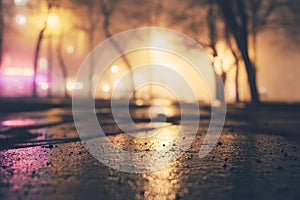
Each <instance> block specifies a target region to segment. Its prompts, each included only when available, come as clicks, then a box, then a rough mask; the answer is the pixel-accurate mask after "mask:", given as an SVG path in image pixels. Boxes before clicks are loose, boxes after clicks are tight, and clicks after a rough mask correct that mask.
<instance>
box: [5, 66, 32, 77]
mask: <svg viewBox="0 0 300 200" xmlns="http://www.w3.org/2000/svg"><path fill="white" fill-rule="evenodd" d="M3 73H4V75H7V76H33V69H31V68H21V67H6V68H5V69H4V72H3Z"/></svg>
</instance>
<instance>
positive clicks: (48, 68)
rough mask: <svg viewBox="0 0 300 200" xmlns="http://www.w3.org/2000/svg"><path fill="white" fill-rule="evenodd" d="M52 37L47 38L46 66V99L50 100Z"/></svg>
mask: <svg viewBox="0 0 300 200" xmlns="http://www.w3.org/2000/svg"><path fill="white" fill-rule="evenodd" d="M52 55H53V54H52V36H51V35H50V36H49V40H48V66H47V74H48V88H47V97H48V98H52V70H53V65H52V63H53V56H52Z"/></svg>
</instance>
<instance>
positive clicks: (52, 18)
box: [47, 14, 59, 30]
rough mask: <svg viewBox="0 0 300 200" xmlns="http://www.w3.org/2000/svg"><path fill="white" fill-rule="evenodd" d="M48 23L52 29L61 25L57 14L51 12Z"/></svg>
mask: <svg viewBox="0 0 300 200" xmlns="http://www.w3.org/2000/svg"><path fill="white" fill-rule="evenodd" d="M47 23H48V26H49V28H50V29H53V30H54V29H56V28H57V26H58V25H59V18H58V16H57V15H55V14H50V15H49V17H48V19H47Z"/></svg>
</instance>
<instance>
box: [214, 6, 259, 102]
mask: <svg viewBox="0 0 300 200" xmlns="http://www.w3.org/2000/svg"><path fill="white" fill-rule="evenodd" d="M233 3H235V4H233ZM218 4H219V6H220V8H221V11H222V14H223V20H224V22H225V27H226V29H227V32H228V33H230V34H232V35H233V38H234V39H235V42H236V44H237V47H238V50H239V51H240V53H241V55H242V58H243V61H244V64H245V67H246V72H247V77H248V84H249V87H250V94H251V102H252V103H259V94H258V91H257V85H256V71H255V68H254V66H253V65H252V63H251V61H250V58H249V51H248V48H249V46H248V35H249V34H248V18H247V14H246V11H245V5H244V2H243V1H240V0H236V1H224V0H219V1H218Z"/></svg>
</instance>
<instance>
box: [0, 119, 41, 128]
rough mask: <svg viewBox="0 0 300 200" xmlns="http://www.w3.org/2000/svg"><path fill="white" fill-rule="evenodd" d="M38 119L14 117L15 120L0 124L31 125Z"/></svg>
mask: <svg viewBox="0 0 300 200" xmlns="http://www.w3.org/2000/svg"><path fill="white" fill-rule="evenodd" d="M36 122H37V120H34V119H14V120H6V121H2V122H1V123H0V124H1V125H2V126H14V127H16V126H29V125H33V124H36Z"/></svg>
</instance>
